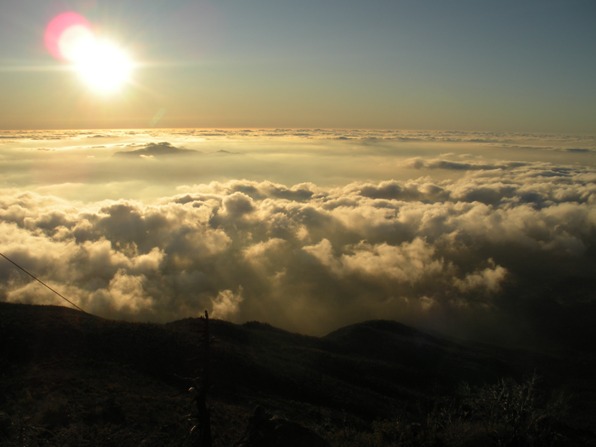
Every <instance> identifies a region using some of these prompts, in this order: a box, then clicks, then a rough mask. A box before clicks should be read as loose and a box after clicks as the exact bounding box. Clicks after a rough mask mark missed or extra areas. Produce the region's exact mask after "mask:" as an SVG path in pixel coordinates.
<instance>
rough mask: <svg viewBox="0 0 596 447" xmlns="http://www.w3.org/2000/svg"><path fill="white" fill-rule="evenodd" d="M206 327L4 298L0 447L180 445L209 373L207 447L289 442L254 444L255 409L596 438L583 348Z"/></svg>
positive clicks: (401, 428)
mask: <svg viewBox="0 0 596 447" xmlns="http://www.w3.org/2000/svg"><path fill="white" fill-rule="evenodd" d="M208 331H209V334H208V335H207V328H206V320H205V319H204V318H197V319H186V320H181V321H176V322H172V323H169V324H165V325H157V324H140V323H128V322H118V321H110V320H105V319H102V318H99V317H95V316H92V315H89V314H84V313H81V312H78V311H75V310H72V309H68V308H62V307H54V306H28V305H17V304H7V303H0V444H1V445H9V446H10V445H14V446H17V445H18V446H20V445H28V446H38V445H39V446H41V445H61V446H112V445H113V446H126V445H142V446H167V445H172V446H179V445H191V444H192V438H191V436H190V435H189V433H190V430H191V427H192V426H193V423H196V420H195V419H194V416H196V415H195V414H194V413H193V412H194V402H193V396H192V393H189V392H188V389H189V387H191V386H195V387H196V386H197V384H198V383H202V382H201V380H202V379H204V378H206V377H208V379H209V387H208V395H207V406H208V407H209V409H210V414H211V432H212V435H213V445H215V446H233V445H235V444H236V443H238V442H239V441H240V440H242V439H243V440H244V441H243V442H244V444H243V445H245V446H250V445H260V446H265V445H286V446H289V445H301V444H300V443H299V441H296V436H297V435H294V442H295V444H291V443H290V441H288V440H286V441H283V440H280V438H279V436H282V435H278V438H276V439H277V440H276V441H272V440H271V439H273V438H267V439H268V440H263V439H264V438H263V439H261V441H260V444H259V443H257V442H258V440H255V439H256V438H255V436H254V433H253V434H251V433H252V432H251V430H252V431H253V432H254V424H255V420H256V419H257V416H259V415H260V416H259V417H261V418H262V417H263V414H265V415H266V416H265V418H266V419H267V420H269V419H270V418H274V419H271V420H276V421H286V422H287V421H292V422H291V424H293V425H291V426H290V427H298V428H299V429H300V430H303V432H304V433H306V434H308V435H309V436H310V435H312V436H313V438H312V439H315V438H316V439H320V440H321V441H322V440H323V439H324V440H325V442H326V443H328V445H333V446H397V445H399V446H464V445H467V446H475V445H482V446H491V445H495V446H497V445H499V446H502V445H511V446H514V445H515V446H522V445H524V446H525V445H528V446H531V445H536V446H538V445H540V446H543V445H544V446H548V445H596V438H595V435H594V431H593V428H594V426H595V422H596V420H595V418H594V416H595V414H596V406H595V401H596V399H595V396H596V386H595V385H594V383H593V382H594V380H593V374H594V372H596V369H595V368H594V358H593V356H591V355H590V354H589V353H586V352H569V353H567V354H566V355H562V354H560V353H558V354H556V355H555V354H545V353H540V354H539V353H528V352H521V351H519V352H518V351H513V350H510V349H509V350H506V349H502V348H497V347H493V346H487V345H472V344H467V343H463V342H456V341H452V340H449V339H446V338H442V337H440V336H436V335H430V334H426V333H423V332H420V331H417V330H415V329H412V328H410V327H407V326H404V325H401V324H399V323H396V322H391V321H369V322H364V323H359V324H356V325H352V326H348V327H345V328H342V329H339V330H337V331H335V332H332V333H331V334H328V335H327V336H325V337H308V336H303V335H298V334H292V333H288V332H285V331H282V330H280V329H276V328H274V327H271V326H269V325H267V324H263V323H257V322H251V323H245V324H243V325H236V324H232V323H228V322H225V321H217V320H210V321H209V324H208ZM206 340H209V343H207V342H206ZM207 346H209V347H207ZM193 421H194V422H193ZM288 423H290V422H288ZM251 424H252V425H251ZM288 426H289V425H288ZM288 430H289V429H288ZM286 431H287V430H286ZM289 433H290V434H288V435H287V436H290V437H291V436H292V433H294V434H295V433H297V432H296V431H294V432H291V430H290V431H289ZM300 433H302V432H300ZM305 439H306V438H305ZM296 442H298V443H296ZM306 442H307V441H304V443H303V444H302V445H312V443H311V444H305V443H306ZM309 442H310V441H309ZM276 443H277V444H276ZM321 445H325V444H321Z"/></svg>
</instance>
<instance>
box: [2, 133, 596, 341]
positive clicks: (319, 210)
mask: <svg viewBox="0 0 596 447" xmlns="http://www.w3.org/2000/svg"><path fill="white" fill-rule="evenodd" d="M0 174H1V175H2V179H3V180H2V182H1V183H0V252H1V253H3V254H5V255H6V256H8V257H9V258H11V259H13V260H14V261H15V262H17V263H18V264H20V265H21V266H23V267H25V268H26V269H28V270H29V271H31V272H32V273H34V274H35V275H37V276H38V277H39V278H41V279H43V280H44V281H46V282H47V283H48V284H49V285H51V286H52V287H53V288H55V289H56V290H59V291H60V292H61V293H62V294H63V295H65V296H67V297H68V298H69V299H71V300H72V301H73V302H75V303H77V304H78V305H79V306H81V307H82V308H83V309H85V310H86V311H88V312H90V313H93V314H97V315H100V316H104V317H110V318H119V319H130V320H136V321H171V320H174V319H180V318H185V317H189V316H198V315H199V314H201V313H202V312H203V310H205V309H207V310H209V311H210V312H211V314H212V315H213V316H214V317H217V318H222V319H228V320H232V321H238V322H242V321H247V320H260V321H266V322H269V323H271V324H273V325H276V326H280V327H283V328H286V329H289V330H293V331H298V332H302V333H311V334H324V333H326V332H328V331H331V330H333V329H335V328H337V327H339V326H342V325H345V324H349V323H353V322H357V321H362V320H367V319H378V318H383V319H395V320H399V321H402V322H404V323H407V324H411V325H415V326H418V327H422V328H427V329H432V330H437V331H440V332H445V333H449V334H452V335H456V336H460V337H469V338H473V339H479V340H485V341H494V342H502V343H527V344H532V343H555V344H556V343H562V344H565V343H576V344H577V343H582V341H583V340H587V338H586V337H589V336H590V335H593V333H594V329H592V326H593V318H594V317H596V295H595V294H594V291H595V290H596V244H595V242H596V139H595V138H594V137H588V136H583V137H574V136H552V135H521V134H495V133H490V134H487V133H464V132H422V131H417V132H405V131H401V132H400V131H330V130H309V129H305V130H295V129H292V130H288V129H277V130H260V131H257V130H173V131H165V130H164V131H106V132H97V131H93V132H81V131H66V132H48V131H45V132H42V131H30V132H4V133H2V135H0ZM0 261H1V262H0V300H2V301H10V302H25V303H39V304H42V303H46V304H47V303H52V304H65V303H64V302H63V301H61V300H60V298H58V297H57V296H56V295H54V294H52V293H51V292H50V291H49V290H47V289H44V288H43V287H42V286H41V285H39V284H38V283H36V282H34V281H31V278H29V277H27V276H26V275H24V274H23V273H22V272H20V271H19V270H17V269H15V268H14V266H12V265H11V264H10V263H8V262H5V261H4V260H2V259H0Z"/></svg>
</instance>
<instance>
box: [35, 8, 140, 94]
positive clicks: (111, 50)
mask: <svg viewBox="0 0 596 447" xmlns="http://www.w3.org/2000/svg"><path fill="white" fill-rule="evenodd" d="M45 40H46V46H47V47H48V49H49V51H50V53H52V54H53V55H54V56H55V57H57V58H59V59H62V60H63V61H65V62H67V63H69V64H70V66H71V67H72V69H73V70H74V71H75V72H76V73H77V74H78V76H79V78H80V80H81V81H82V82H83V83H84V84H85V85H86V86H87V87H89V89H90V90H91V91H92V92H94V93H97V94H102V95H106V94H112V93H116V92H119V91H120V90H122V88H123V87H124V86H125V85H126V84H128V83H130V82H131V76H132V72H133V68H134V63H133V60H132V58H131V57H130V55H129V54H128V53H127V51H126V50H125V49H124V48H122V47H121V46H119V45H118V44H116V43H115V42H114V41H111V40H108V39H106V38H103V37H101V36H96V35H95V33H94V32H93V31H92V28H91V26H90V24H89V23H88V22H87V20H86V19H85V18H84V17H82V16H80V15H79V14H77V13H73V12H68V13H63V14H61V15H59V16H57V17H55V18H54V19H53V20H52V21H51V22H50V23H49V25H48V27H47V29H46V36H45Z"/></svg>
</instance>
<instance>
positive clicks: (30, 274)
mask: <svg viewBox="0 0 596 447" xmlns="http://www.w3.org/2000/svg"><path fill="white" fill-rule="evenodd" d="M0 256H2V257H3V258H4V259H6V260H7V261H8V262H10V263H11V264H13V265H14V266H15V267H17V268H18V269H19V270H22V271H23V272H25V273H26V274H27V275H29V276H30V277H31V278H33V279H34V280H35V281H37V282H38V283H40V284H41V285H42V286H44V287H46V288H48V289H50V290H51V291H52V292H54V293H55V294H56V295H58V296H59V297H60V298H62V299H63V300H64V301H66V302H67V303H69V304H70V305H71V306H74V307H75V308H76V309H78V310H80V311H81V312H83V313H84V314H86V313H87V312H85V311H84V310H83V309H81V308H80V307H79V306H77V305H76V304H75V303H73V302H72V301H70V300H69V299H68V298H66V297H65V296H64V295H62V294H61V293H60V292H57V291H56V290H54V289H52V288H51V287H50V286H48V285H47V284H46V283H45V282H43V281H42V280H41V279H39V278H38V277H36V276H35V275H34V274H33V273H29V272H28V271H27V270H25V269H24V268H23V267H21V266H20V265H19V264H17V263H16V262H14V261H13V260H12V259H10V258H9V257H8V256H6V255H4V254H2V253H0Z"/></svg>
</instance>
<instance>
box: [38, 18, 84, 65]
mask: <svg viewBox="0 0 596 447" xmlns="http://www.w3.org/2000/svg"><path fill="white" fill-rule="evenodd" d="M81 37H83V38H89V39H91V38H92V37H93V33H92V31H91V25H90V23H89V22H88V21H87V19H86V18H85V17H83V16H82V15H80V14H78V13H76V12H70V11H69V12H63V13H62V14H59V15H57V16H56V17H54V18H53V19H52V20H50V22H49V23H48V26H47V27H46V32H45V35H44V41H45V45H46V48H47V49H48V51H49V52H50V53H51V54H52V56H54V57H55V58H56V59H62V60H72V59H73V57H75V54H74V53H76V52H77V51H78V50H77V48H76V47H77V45H75V44H74V42H80V41H81Z"/></svg>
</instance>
